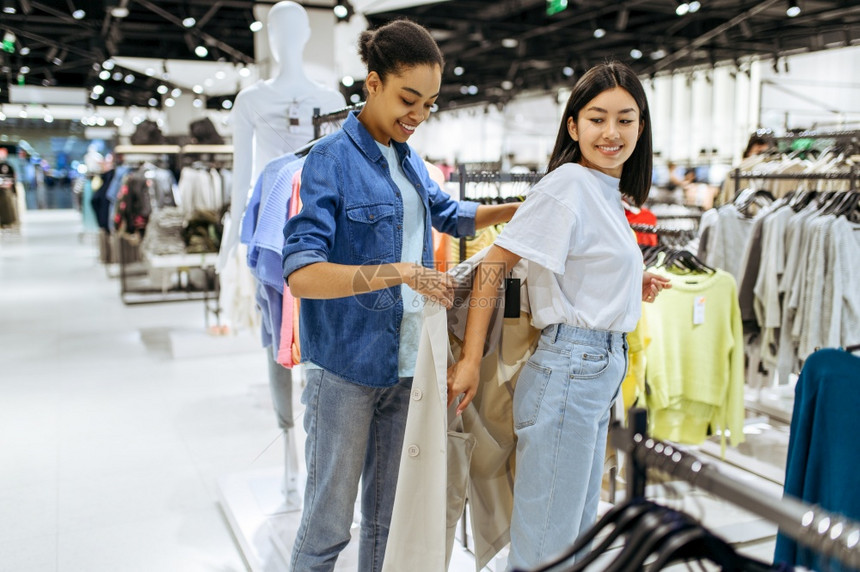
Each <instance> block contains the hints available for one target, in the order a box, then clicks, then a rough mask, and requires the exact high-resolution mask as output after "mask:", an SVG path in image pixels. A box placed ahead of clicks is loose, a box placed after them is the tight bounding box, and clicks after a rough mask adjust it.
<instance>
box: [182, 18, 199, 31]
mask: <svg viewBox="0 0 860 572" xmlns="http://www.w3.org/2000/svg"><path fill="white" fill-rule="evenodd" d="M196 23H197V20H195V19H194V18H190V17H189V18H185V19H184V20H182V25H183V26H185V27H186V28H193V27H194V24H196Z"/></svg>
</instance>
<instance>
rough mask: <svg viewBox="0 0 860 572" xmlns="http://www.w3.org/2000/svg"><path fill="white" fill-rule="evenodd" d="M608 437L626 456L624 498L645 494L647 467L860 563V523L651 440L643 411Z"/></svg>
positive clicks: (799, 539) (853, 563)
mask: <svg viewBox="0 0 860 572" xmlns="http://www.w3.org/2000/svg"><path fill="white" fill-rule="evenodd" d="M611 440H612V444H613V445H614V446H615V447H617V448H618V449H620V450H622V451H624V452H625V453H626V454H627V455H628V459H629V463H628V471H629V473H628V481H627V498H628V499H633V498H644V496H645V483H646V480H647V476H646V470H647V469H648V468H649V467H651V468H654V469H657V470H659V471H661V472H663V473H666V474H668V475H671V476H673V477H676V478H679V479H682V480H684V481H686V482H688V483H690V484H692V485H694V486H696V487H697V488H699V489H701V490H704V491H707V492H709V493H712V494H714V495H716V496H719V497H721V498H723V499H725V500H728V501H730V502H732V503H734V504H736V505H738V506H740V507H743V508H744V509H746V510H748V511H749V512H752V513H755V514H757V515H759V516H761V517H763V518H765V519H767V520H769V521H771V522H773V523H775V524H777V525H778V526H779V529H780V532H782V533H783V534H785V535H786V536H789V537H791V538H792V539H794V540H795V541H797V542H798V543H799V544H802V545H804V546H806V547H808V548H811V549H812V550H814V551H816V552H818V553H819V554H820V555H822V556H824V557H827V558H835V559H837V560H839V561H840V562H842V563H843V564H845V565H847V566H850V567H852V568H858V567H860V522H855V521H852V520H850V519H848V518H845V517H843V516H841V515H838V514H835V513H830V512H827V511H825V510H823V509H821V508H819V507H815V506H812V505H809V504H806V503H804V502H801V501H799V500H796V499H793V498H789V497H783V498H777V497H773V496H770V495H768V494H767V493H764V492H763V491H761V490H756V489H754V488H751V487H750V486H749V484H744V483H740V482H737V481H735V480H733V479H732V478H730V477H729V476H727V475H725V474H724V473H722V472H720V471H719V470H718V469H717V468H716V467H715V466H714V465H710V464H708V463H705V462H703V461H702V460H700V459H699V458H697V457H696V456H694V455H691V454H689V453H686V452H683V451H679V450H677V449H675V448H674V447H673V446H672V445H670V444H668V443H664V442H662V441H657V440H655V439H651V438H649V437H648V434H647V413H646V411H645V410H644V409H638V408H634V409H631V410H630V412H629V415H628V427H627V428H622V427H621V426H620V425H619V424H618V423H615V424H614V425H613V427H612V430H611Z"/></svg>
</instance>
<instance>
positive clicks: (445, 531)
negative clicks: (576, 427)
mask: <svg viewBox="0 0 860 572" xmlns="http://www.w3.org/2000/svg"><path fill="white" fill-rule="evenodd" d="M483 254H484V252H482V253H480V254H479V255H477V256H475V257H473V258H472V259H469V260H468V261H467V262H466V263H464V265H466V266H461V267H458V268H457V269H455V270H453V271H452V273H454V274H455V275H459V276H461V277H462V276H464V275H465V274H466V273H468V272H470V271H471V270H472V269H474V267H475V266H476V264H477V261H478V260H480V259H481V258H483ZM515 276H520V277H522V279H523V280H524V277H525V263H521V265H518V267H517V268H516V269H515ZM523 289H525V283H524V282H523ZM526 294H527V293H526V292H525V291H523V293H522V295H521V300H522V301H523V303H524V304H525V303H526V300H527V295H526ZM466 311H467V305H463V306H462V307H461V308H459V309H458V310H451V311H449V312H447V314H446V312H445V310H444V308H442V307H441V306H439V305H437V304H434V303H428V304H427V305H426V307H425V310H424V323H423V326H422V330H421V339H420V343H419V347H418V361H417V364H416V369H415V378H414V380H413V386H412V399H411V401H410V404H409V415H408V418H407V421H406V434H405V437H404V441H403V453H402V457H401V462H400V473H399V477H398V485H397V492H396V495H395V501H394V513H393V515H392V519H391V528H390V533H389V537H388V545H387V548H386V552H385V562H384V564H383V571H384V572H402V571H404V570H407V571H409V572H439V571H442V570H446V569H447V567H448V563H449V562H450V558H451V551H452V548H453V544H454V531H455V528H456V525H457V522H458V521H459V519H460V517H461V515H462V514H463V510H464V507H465V502H466V498H468V500H469V505H470V515H471V527H472V533H471V534H472V535H473V538H474V545H475V553H476V554H475V560H476V562H475V566H476V570H480V569H481V568H483V567H484V566H485V565H486V564H487V563H488V562H490V560H491V559H492V558H493V556H495V555H496V553H498V551H499V550H500V549H501V548H502V547H504V546H505V545H506V544H507V543H508V542H509V540H510V536H509V532H510V521H511V511H512V509H513V478H514V457H515V450H516V438H515V436H514V431H513V390H514V386H515V384H516V379H517V376H518V375H519V371H520V368H521V367H522V366H523V365H525V362H526V361H527V359H528V358H529V357H530V356H531V354H532V352H533V351H534V348H535V346H536V345H537V341H538V337H539V332H538V330H536V329H535V328H533V327H532V326H531V324H530V319H529V315H528V314H527V313H521V314H520V317H519V318H513V319H510V318H508V319H502V317H501V312H497V315H496V316H495V317H494V321H493V324H494V325H493V324H491V328H490V331H491V334H490V335H488V340H493V342H494V343H493V344H491V345H489V346H488V347H485V355H484V358H483V360H482V362H481V384H480V386H479V389H478V394H477V395H476V396H475V399H474V400H473V402H472V403H471V404H470V405H469V407H468V408H467V409H466V410H465V411H464V412H463V415H462V416H461V417H457V416H456V415H454V413H453V411H454V409H453V407H452V408H450V409H449V408H448V407H447V383H446V382H447V369H448V366H449V365H450V364H451V363H453V360H454V356H455V355H457V354H459V350H460V348H459V340H458V339H457V337H455V336H454V335H451V336H450V337H449V330H453V331H455V332H456V333H457V334H459V335H460V336H462V332H463V330H464V326H465V319H464V316H463V313H464V312H466ZM449 340H450V341H449Z"/></svg>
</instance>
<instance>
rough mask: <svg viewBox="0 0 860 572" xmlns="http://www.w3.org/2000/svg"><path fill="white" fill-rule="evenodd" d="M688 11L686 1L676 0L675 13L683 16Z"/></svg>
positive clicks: (688, 7)
mask: <svg viewBox="0 0 860 572" xmlns="http://www.w3.org/2000/svg"><path fill="white" fill-rule="evenodd" d="M689 11H690V5H689V4H687V3H686V2H682V1H681V0H678V7H677V8H675V14H677V15H678V16H683V15H684V14H686V13H687V12H689Z"/></svg>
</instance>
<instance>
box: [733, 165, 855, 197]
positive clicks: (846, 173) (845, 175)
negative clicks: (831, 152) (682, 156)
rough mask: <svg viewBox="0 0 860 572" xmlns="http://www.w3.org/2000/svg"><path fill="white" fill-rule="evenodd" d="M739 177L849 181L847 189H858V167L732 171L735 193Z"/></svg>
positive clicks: (774, 179)
mask: <svg viewBox="0 0 860 572" xmlns="http://www.w3.org/2000/svg"><path fill="white" fill-rule="evenodd" d="M741 179H744V180H749V179H759V180H768V181H850V182H851V187H850V189H849V190H852V191H856V190H860V185H858V182H860V168H858V167H854V168H852V169H850V170H841V171H829V172H825V173H793V174H792V173H761V172H756V171H741V170H740V169H735V170H734V171H732V180H733V181H734V182H735V195H737V194H738V193H739V192H740V190H741Z"/></svg>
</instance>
